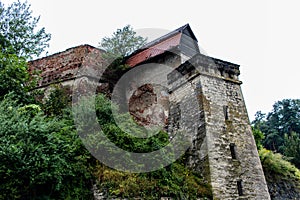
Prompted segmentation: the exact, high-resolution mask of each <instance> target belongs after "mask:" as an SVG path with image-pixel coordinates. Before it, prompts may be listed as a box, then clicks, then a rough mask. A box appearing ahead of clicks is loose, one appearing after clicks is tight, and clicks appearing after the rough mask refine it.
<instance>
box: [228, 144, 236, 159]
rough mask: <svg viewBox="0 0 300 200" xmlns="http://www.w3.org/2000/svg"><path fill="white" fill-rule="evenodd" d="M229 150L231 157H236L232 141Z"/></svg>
mask: <svg viewBox="0 0 300 200" xmlns="http://www.w3.org/2000/svg"><path fill="white" fill-rule="evenodd" d="M229 147H230V152H231V157H232V159H236V147H235V144H234V143H230V145H229Z"/></svg>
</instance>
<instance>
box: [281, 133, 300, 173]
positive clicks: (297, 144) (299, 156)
mask: <svg viewBox="0 0 300 200" xmlns="http://www.w3.org/2000/svg"><path fill="white" fill-rule="evenodd" d="M283 151H284V155H285V156H287V157H289V158H290V159H291V160H290V161H291V162H292V163H294V164H295V165H296V167H298V168H299V169H300V136H299V134H298V133H295V132H292V133H291V134H290V135H287V134H285V137H284V148H283Z"/></svg>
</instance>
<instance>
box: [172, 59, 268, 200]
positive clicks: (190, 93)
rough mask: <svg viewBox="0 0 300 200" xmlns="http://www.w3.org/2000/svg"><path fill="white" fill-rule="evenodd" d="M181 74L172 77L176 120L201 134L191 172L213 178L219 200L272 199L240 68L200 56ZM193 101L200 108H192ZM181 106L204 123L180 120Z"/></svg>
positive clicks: (192, 155) (182, 68)
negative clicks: (242, 84) (250, 117)
mask: <svg viewBox="0 0 300 200" xmlns="http://www.w3.org/2000/svg"><path fill="white" fill-rule="evenodd" d="M176 71H177V72H179V73H180V74H181V77H176V75H174V74H175V73H174V74H173V73H171V74H170V75H169V84H170V85H171V88H172V89H171V91H170V104H171V106H170V118H171V119H177V120H181V121H182V123H181V124H182V125H183V126H188V127H179V128H185V129H187V128H191V127H192V128H193V130H195V135H194V136H193V145H192V147H191V149H190V150H189V165H190V167H192V168H193V169H194V170H196V171H198V172H200V173H202V174H203V175H204V176H206V177H207V179H208V181H210V183H211V186H212V190H213V197H214V199H270V196H269V193H268V188H267V184H266V181H265V177H264V174H263V170H262V166H261V163H260V159H259V156H258V152H257V149H256V144H255V141H254V138H253V135H252V132H251V126H250V123H249V119H248V114H247V110H246V107H245V103H244V99H243V96H242V91H241V87H240V85H241V81H239V80H238V75H239V73H240V72H239V66H238V65H236V64H232V63H229V62H225V61H222V60H219V59H214V58H211V57H208V56H204V55H202V54H197V55H195V56H193V57H192V58H191V59H190V60H188V61H187V62H185V63H183V64H182V65H180V66H179V67H178V68H176ZM193 101H198V106H199V107H198V108H195V107H194V106H190V105H189V104H191V102H193ZM178 104H181V105H182V106H181V107H189V106H190V108H189V110H191V113H190V115H194V116H197V118H195V120H199V122H200V123H195V124H197V126H196V127H193V126H195V125H194V124H190V123H185V122H186V121H189V120H185V119H184V116H183V115H181V116H178V115H180V108H179V111H178V106H175V105H178ZM172 105H173V106H172ZM192 110H194V111H192ZM196 112H198V113H196ZM197 114H198V115H197ZM190 115H188V116H190ZM172 124H174V120H173V121H172V120H171V124H170V126H171V127H172Z"/></svg>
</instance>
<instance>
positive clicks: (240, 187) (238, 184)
mask: <svg viewBox="0 0 300 200" xmlns="http://www.w3.org/2000/svg"><path fill="white" fill-rule="evenodd" d="M237 188H238V193H239V196H243V185H242V180H238V181H237Z"/></svg>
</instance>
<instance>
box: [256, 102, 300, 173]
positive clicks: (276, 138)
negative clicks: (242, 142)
mask: <svg viewBox="0 0 300 200" xmlns="http://www.w3.org/2000/svg"><path fill="white" fill-rule="evenodd" d="M255 116H256V117H255V120H254V121H253V122H252V125H253V133H254V136H255V139H256V142H257V146H258V147H259V148H262V147H265V148H266V149H269V150H272V151H273V152H275V153H280V154H282V155H283V156H284V157H283V158H284V159H287V160H288V161H290V162H292V163H293V164H294V165H296V167H298V168H299V167H300V162H299V158H300V157H299V155H300V138H299V134H300V100H298V99H284V100H282V101H278V102H276V103H275V104H274V105H273V110H272V111H271V112H270V113H268V114H267V115H266V114H264V113H261V112H257V113H256V115H255Z"/></svg>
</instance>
